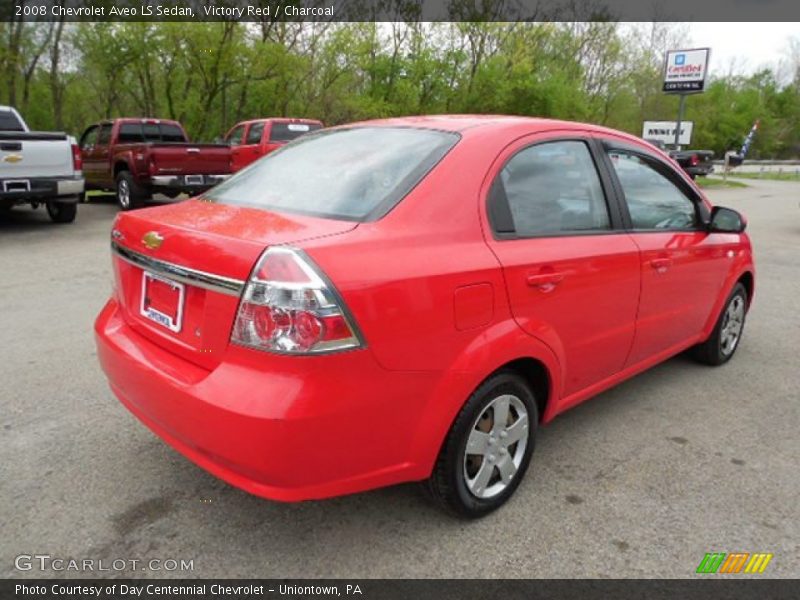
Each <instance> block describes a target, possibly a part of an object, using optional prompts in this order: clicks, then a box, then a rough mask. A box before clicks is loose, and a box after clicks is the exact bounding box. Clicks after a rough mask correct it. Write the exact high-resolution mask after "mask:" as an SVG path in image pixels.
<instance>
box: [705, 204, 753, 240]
mask: <svg viewBox="0 0 800 600" xmlns="http://www.w3.org/2000/svg"><path fill="white" fill-rule="evenodd" d="M745 227H747V221H746V220H745V218H744V217H743V216H742V215H741V214H739V213H738V212H736V211H735V210H733V209H732V208H725V207H723V206H715V207H714V208H713V209H712V210H711V220H710V221H709V223H708V230H709V231H712V232H716V233H742V232H743V231H744V229H745Z"/></svg>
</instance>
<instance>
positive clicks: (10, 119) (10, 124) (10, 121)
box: [0, 110, 25, 131]
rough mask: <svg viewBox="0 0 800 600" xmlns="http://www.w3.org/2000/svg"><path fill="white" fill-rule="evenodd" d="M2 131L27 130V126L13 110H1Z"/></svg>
mask: <svg viewBox="0 0 800 600" xmlns="http://www.w3.org/2000/svg"><path fill="white" fill-rule="evenodd" d="M0 131H25V128H24V127H23V126H22V123H20V120H19V119H18V118H17V116H16V115H15V114H14V113H13V112H11V111H10V110H0Z"/></svg>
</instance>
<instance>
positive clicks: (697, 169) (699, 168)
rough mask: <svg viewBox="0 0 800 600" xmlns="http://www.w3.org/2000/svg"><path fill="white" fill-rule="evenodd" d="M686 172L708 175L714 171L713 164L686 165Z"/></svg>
mask: <svg viewBox="0 0 800 600" xmlns="http://www.w3.org/2000/svg"><path fill="white" fill-rule="evenodd" d="M686 172H687V173H689V175H708V174H709V173H713V172H714V165H695V166H693V167H686Z"/></svg>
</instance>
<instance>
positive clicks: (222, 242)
mask: <svg viewBox="0 0 800 600" xmlns="http://www.w3.org/2000/svg"><path fill="white" fill-rule="evenodd" d="M357 225H358V224H357V223H354V222H350V221H338V220H334V219H322V218H315V217H308V216H298V215H288V214H285V213H275V212H269V211H265V210H261V209H255V208H248V207H242V206H231V205H225V204H215V203H210V202H204V201H201V200H189V201H186V202H181V203H178V204H172V205H166V206H161V207H155V208H148V209H143V210H138V211H132V212H127V213H121V214H120V215H119V216H118V217H117V220H116V222H115V224H114V229H113V231H112V247H114V248H115V249H114V250H113V252H112V254H113V259H112V260H113V265H114V277H115V284H116V289H115V294H116V298H117V301H118V302H119V304H120V307H121V311H122V314H123V316H124V318H125V320H126V321H127V322H128V324H129V325H130V326H131V327H132V328H133V329H134V330H136V331H137V332H138V333H140V334H141V335H143V336H144V337H146V338H148V339H149V340H150V341H152V342H153V343H155V344H157V345H159V346H161V347H163V348H165V349H166V350H169V351H171V352H173V353H175V354H177V355H179V356H181V357H183V358H185V359H186V360H190V361H192V362H193V363H195V364H197V365H199V366H201V367H204V368H206V369H209V370H210V369H213V368H214V367H215V366H216V365H218V364H219V362H220V361H221V359H222V356H223V355H224V352H225V350H226V348H227V347H228V342H229V339H230V334H231V328H232V327H233V323H234V320H235V318H236V311H237V309H238V306H239V297H240V293H241V284H243V283H244V282H246V281H247V279H248V277H249V275H250V271H251V270H252V268H253V266H254V264H255V262H256V261H257V260H258V258H259V257H260V256H261V253H262V252H263V251H264V249H265V248H266V247H267V246H272V245H278V244H287V243H296V242H300V241H303V240H309V239H312V238H317V237H322V236H330V235H338V234H342V233H345V232H348V231H351V230H353V229H354V228H355V227H356V226H357ZM146 273H149V274H150V275H146ZM153 276H155V278H156V279H157V280H158V281H156V282H155V283H154V282H153ZM170 285H173V286H174V288H173V289H170ZM143 300H144V302H143ZM153 308H155V309H156V311H157V312H158V313H161V314H162V315H163V314H166V315H167V316H168V317H169V318H171V319H175V320H176V321H179V322H178V323H172V324H170V323H168V322H164V320H163V319H162V318H161V317H160V316H159V315H158V314H156V315H155V316H156V317H158V319H161V320H160V321H159V320H155V319H154V317H153V311H152V309H153ZM148 315H149V316H148ZM178 315H180V316H178ZM170 325H177V326H176V327H171V326H170Z"/></svg>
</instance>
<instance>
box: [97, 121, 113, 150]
mask: <svg viewBox="0 0 800 600" xmlns="http://www.w3.org/2000/svg"><path fill="white" fill-rule="evenodd" d="M109 140H111V124H110V123H108V124H106V125H101V126H100V132H99V133H98V134H97V145H98V146H105V145H107V144H108V142H109Z"/></svg>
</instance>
